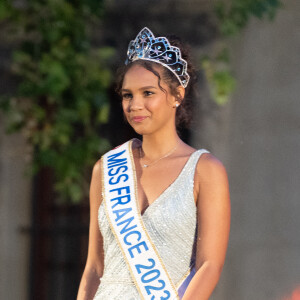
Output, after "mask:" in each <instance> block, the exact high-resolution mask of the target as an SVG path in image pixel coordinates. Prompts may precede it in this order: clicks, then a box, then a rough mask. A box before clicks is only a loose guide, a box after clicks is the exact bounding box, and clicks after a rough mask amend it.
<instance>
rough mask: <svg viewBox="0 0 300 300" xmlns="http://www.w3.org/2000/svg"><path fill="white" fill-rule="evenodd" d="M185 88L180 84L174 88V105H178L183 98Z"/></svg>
mask: <svg viewBox="0 0 300 300" xmlns="http://www.w3.org/2000/svg"><path fill="white" fill-rule="evenodd" d="M184 95H185V88H184V87H183V86H182V85H180V86H178V87H177V89H176V96H175V106H176V107H178V106H179V105H180V104H181V102H182V101H183V99H184Z"/></svg>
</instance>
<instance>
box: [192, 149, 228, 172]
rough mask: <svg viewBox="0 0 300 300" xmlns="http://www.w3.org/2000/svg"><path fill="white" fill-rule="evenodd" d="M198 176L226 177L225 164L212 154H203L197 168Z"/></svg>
mask: <svg viewBox="0 0 300 300" xmlns="http://www.w3.org/2000/svg"><path fill="white" fill-rule="evenodd" d="M196 173H197V175H198V176H200V177H203V176H205V177H206V176H218V175H219V176H224V175H226V174H227V172H226V169H225V166H224V165H223V163H222V162H221V161H220V160H219V159H218V158H217V157H215V156H214V155H213V154H211V153H203V154H202V155H201V157H200V158H199V160H198V162H197V166H196Z"/></svg>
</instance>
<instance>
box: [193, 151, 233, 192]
mask: <svg viewBox="0 0 300 300" xmlns="http://www.w3.org/2000/svg"><path fill="white" fill-rule="evenodd" d="M219 189H224V190H228V175H227V171H226V168H225V166H224V165H223V163H222V162H221V161H220V160H219V159H218V158H217V157H215V156H214V155H213V154H211V153H203V154H202V155H201V157H200V158H199V160H198V162H197V166H196V170H195V189H194V192H195V198H198V196H199V192H200V190H202V192H204V190H214V191H217V190H219Z"/></svg>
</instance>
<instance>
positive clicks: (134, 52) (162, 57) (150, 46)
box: [125, 27, 190, 88]
mask: <svg viewBox="0 0 300 300" xmlns="http://www.w3.org/2000/svg"><path fill="white" fill-rule="evenodd" d="M138 59H141V60H149V61H153V62H156V63H159V64H161V65H163V66H164V67H166V68H168V69H169V70H170V71H171V72H172V73H173V74H174V75H175V76H176V77H177V79H178V80H179V82H180V84H181V85H182V86H183V87H184V88H186V87H187V85H188V83H189V80H190V76H189V74H188V73H187V62H186V61H185V60H184V59H183V58H182V57H181V52H180V49H179V48H178V47H175V46H171V45H170V42H169V41H168V39H167V38H165V37H157V38H156V37H155V36H154V35H153V33H152V32H151V31H150V30H149V28H147V27H144V28H143V29H142V30H141V31H140V32H139V34H138V35H137V36H136V38H135V40H132V41H130V43H129V46H128V51H127V59H126V61H125V64H126V65H127V64H129V63H131V62H133V61H135V60H138Z"/></svg>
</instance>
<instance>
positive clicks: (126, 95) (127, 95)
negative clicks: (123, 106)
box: [122, 93, 132, 99]
mask: <svg viewBox="0 0 300 300" xmlns="http://www.w3.org/2000/svg"><path fill="white" fill-rule="evenodd" d="M131 97H132V95H131V94H129V93H126V94H123V95H122V98H123V99H130V98H131Z"/></svg>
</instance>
